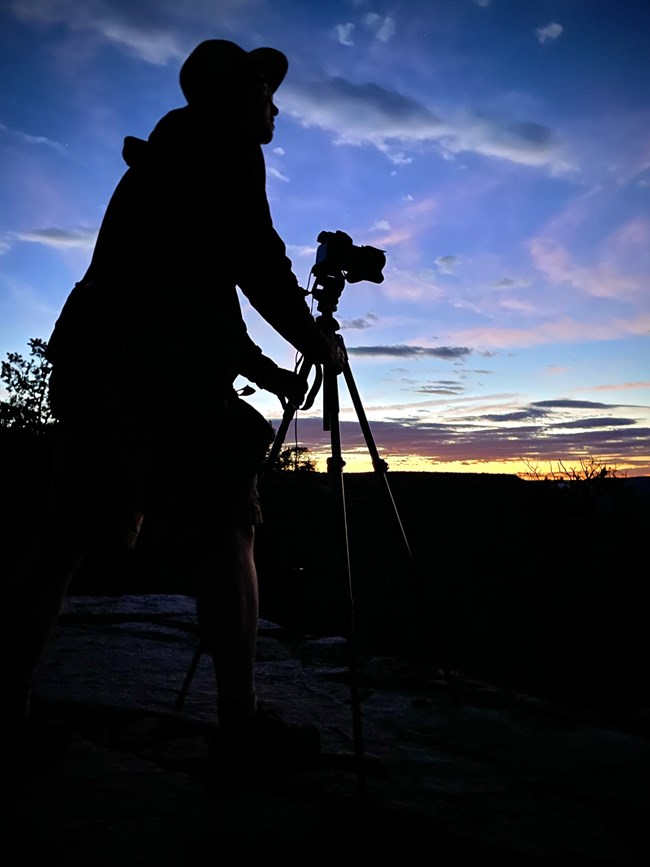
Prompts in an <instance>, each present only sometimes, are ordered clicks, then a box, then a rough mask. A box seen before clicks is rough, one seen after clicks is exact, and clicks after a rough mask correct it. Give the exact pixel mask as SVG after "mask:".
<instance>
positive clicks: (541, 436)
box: [297, 415, 650, 472]
mask: <svg viewBox="0 0 650 867" xmlns="http://www.w3.org/2000/svg"><path fill="white" fill-rule="evenodd" d="M597 421H598V420H595V424H594V426H593V428H590V429H587V430H585V429H571V428H566V427H560V426H559V425H556V424H553V420H552V419H538V420H535V419H534V418H531V423H530V424H519V425H515V424H504V425H502V426H499V424H495V423H492V422H491V420H490V419H489V417H488V416H483V417H482V418H478V419H475V420H474V421H472V422H471V423H467V422H463V421H451V422H445V421H436V422H431V421H426V420H422V419H419V418H414V417H413V416H412V415H411V416H405V417H402V418H399V419H395V420H393V421H373V422H371V427H372V429H373V436H374V439H375V440H376V442H377V444H378V446H379V451H380V454H381V456H382V458H384V459H387V460H388V461H389V462H390V460H391V459H399V458H402V457H404V458H406V457H409V456H412V455H421V456H422V459H423V460H424V461H428V462H429V463H430V464H431V469H436V465H440V464H446V463H452V462H458V461H462V462H465V463H467V464H468V465H475V466H476V467H477V469H478V470H480V465H481V464H482V463H488V462H489V463H492V462H503V463H504V472H507V471H508V467H507V464H508V463H509V462H521V461H532V462H544V463H551V462H557V461H558V459H560V460H562V461H563V462H564V463H565V465H570V464H571V463H572V462H576V463H579V462H580V461H581V460H584V459H585V458H586V457H587V456H590V455H593V456H596V457H597V459H602V460H604V461H605V462H606V463H607V464H608V465H609V466H612V465H614V466H617V465H620V463H621V462H625V463H626V464H628V465H629V466H632V467H634V466H638V467H639V469H640V470H641V471H643V470H644V469H645V468H646V467H647V454H648V439H649V438H650V429H649V428H647V427H641V426H639V427H636V426H634V425H626V426H623V427H609V426H608V421H609V420H608V419H606V418H604V419H602V425H601V427H600V428H599V427H598V425H597ZM340 429H341V439H342V441H343V443H344V444H345V450H346V452H347V451H349V452H355V451H358V452H362V451H363V450H364V449H366V448H367V445H366V441H365V437H364V434H363V431H362V430H361V428H360V426H359V424H358V423H357V422H354V421H347V420H342V421H341V423H340ZM297 440H298V444H299V445H304V446H306V447H307V448H309V449H310V450H318V449H326V448H327V447H328V445H329V444H330V436H329V434H328V432H326V431H323V425H322V421H321V420H320V419H319V418H305V417H302V418H301V419H300V422H299V425H298V426H297Z"/></svg>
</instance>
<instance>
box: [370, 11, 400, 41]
mask: <svg viewBox="0 0 650 867" xmlns="http://www.w3.org/2000/svg"><path fill="white" fill-rule="evenodd" d="M363 23H364V24H365V26H366V27H367V28H368V30H370V31H372V33H374V35H375V39H378V40H379V41H380V42H390V40H391V39H392V38H393V36H394V35H395V20H394V19H393V18H391V17H390V15H387V16H386V17H385V18H382V16H381V15H377V14H376V13H375V12H370V13H369V14H368V15H366V16H365V18H364V19H363Z"/></svg>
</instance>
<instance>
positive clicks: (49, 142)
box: [0, 122, 65, 151]
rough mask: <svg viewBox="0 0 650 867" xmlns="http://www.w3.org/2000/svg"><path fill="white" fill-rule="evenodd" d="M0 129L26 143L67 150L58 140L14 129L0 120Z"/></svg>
mask: <svg viewBox="0 0 650 867" xmlns="http://www.w3.org/2000/svg"><path fill="white" fill-rule="evenodd" d="M0 130H2V131H3V132H6V133H7V135H10V136H12V137H13V138H15V139H18V141H20V142H22V143H23V144H26V145H45V146H46V147H50V148H53V149H54V150H57V151H64V150H65V147H64V146H63V145H62V144H61V143H60V142H58V141H54V140H53V139H51V138H47V137H46V136H44V135H31V134H30V133H27V132H22V131H21V130H18V129H12V128H11V127H8V126H7V125H6V124H4V123H2V122H0Z"/></svg>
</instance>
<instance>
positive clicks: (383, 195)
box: [0, 0, 650, 477]
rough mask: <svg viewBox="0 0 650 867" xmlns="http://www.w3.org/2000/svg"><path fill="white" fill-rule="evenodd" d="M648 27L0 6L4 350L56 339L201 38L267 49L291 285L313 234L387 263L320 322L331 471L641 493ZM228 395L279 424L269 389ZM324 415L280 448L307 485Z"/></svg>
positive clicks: (646, 6) (609, 12)
mask: <svg viewBox="0 0 650 867" xmlns="http://www.w3.org/2000/svg"><path fill="white" fill-rule="evenodd" d="M649 32H650V3H648V2H644V0H616V2H614V0H412V2H399V0H395V2H382V0H328V2H313V3H312V2H297V0H266V2H265V0H2V2H0V67H1V75H0V81H1V82H2V83H1V84H0V183H1V189H2V196H1V197H0V358H3V359H4V358H5V356H6V353H7V352H21V353H23V354H24V355H26V354H27V353H28V347H27V341H28V340H29V339H30V338H33V337H38V338H42V339H47V338H48V337H49V334H50V333H51V330H52V327H53V325H54V322H55V321H56V318H57V316H58V314H59V312H60V309H61V307H62V305H63V303H64V301H65V299H66V297H67V295H68V293H69V292H70V290H71V289H72V287H73V285H74V283H75V282H76V281H77V280H78V279H80V277H81V276H82V275H83V273H84V271H85V269H86V267H87V265H88V262H89V260H90V256H91V254H92V247H93V243H94V240H95V238H96V234H97V230H98V227H99V224H100V222H101V219H102V215H103V213H104V210H105V208H106V205H107V202H108V200H109V198H110V195H111V193H112V191H113V188H114V186H115V185H116V183H117V182H118V181H119V179H120V177H121V175H122V173H123V172H124V170H125V166H124V163H123V162H122V157H121V149H122V142H123V139H124V137H125V136H127V135H135V136H139V137H141V138H147V136H148V135H149V133H150V132H151V130H152V129H153V127H154V126H155V124H156V122H157V121H158V119H159V118H160V117H162V116H163V115H164V114H165V113H166V112H167V111H169V110H171V109H173V108H177V107H179V106H181V105H183V104H184V100H183V97H182V94H181V91H180V88H179V85H178V71H179V68H180V65H181V63H182V61H183V59H184V58H185V57H186V56H187V54H188V53H189V52H190V51H191V50H192V48H194V46H195V45H197V44H198V43H199V42H201V41H202V40H204V39H211V38H223V39H230V40H232V41H235V42H237V43H238V44H239V45H241V46H242V47H243V48H245V49H246V50H251V49H253V48H256V47H259V46H265V45H266V46H272V47H274V48H278V49H280V50H281V51H283V52H284V53H285V54H286V55H287V57H288V58H289V72H288V74H287V77H286V79H285V81H284V83H283V84H282V86H281V87H280V89H279V90H278V92H277V94H276V104H277V106H278V109H279V116H278V118H277V120H276V132H275V137H274V139H273V141H272V142H271V143H270V144H269V145H266V146H265V148H264V153H265V158H266V163H267V175H268V177H267V191H268V197H269V202H270V206H271V212H272V215H273V220H274V224H275V226H276V228H277V230H278V232H279V233H280V235H281V236H282V238H283V240H284V242H285V243H286V245H287V251H288V255H289V257H290V258H291V260H292V263H293V267H294V271H295V273H296V276H297V277H298V280H299V282H300V285H301V286H303V287H304V288H305V289H307V290H309V289H311V288H313V280H312V279H311V268H312V265H313V264H314V261H315V255H316V250H317V247H318V242H317V238H318V235H319V234H320V232H321V231H328V232H335V231H342V232H345V233H346V234H347V235H349V236H350V238H351V239H352V241H353V243H354V245H355V246H356V247H364V246H370V247H375V248H377V249H380V250H383V251H385V255H386V264H385V267H384V269H383V277H384V279H383V281H382V282H381V283H375V282H373V281H370V280H363V281H361V282H357V283H352V282H347V281H346V283H345V286H344V290H343V292H342V294H341V297H340V299H339V303H338V307H337V310H336V312H335V316H336V319H337V322H338V323H339V325H340V332H339V333H340V335H341V337H342V338H343V340H344V342H345V346H346V348H347V350H348V355H349V362H350V364H349V369H350V373H351V375H352V378H353V381H354V383H355V384H356V387H357V389H358V393H359V400H358V401H357V402H356V403H355V402H354V401H353V400H352V399H351V397H350V395H349V393H348V389H347V385H346V382H345V381H344V379H343V378H342V377H339V378H338V380H337V384H338V395H339V401H340V409H339V416H338V418H339V422H340V429H341V443H342V456H343V459H344V460H345V468H346V471H352V472H354V471H363V472H368V471H372V469H373V467H372V463H371V453H372V452H371V446H372V445H373V444H374V445H375V446H376V448H377V450H378V452H379V455H380V456H381V458H382V459H383V460H385V461H386V464H387V466H388V468H389V469H391V470H397V471H406V470H412V471H435V472H472V473H495V472H496V473H522V472H528V473H529V474H532V475H544V474H548V473H549V472H555V471H556V470H557V469H558V468H559V466H560V462H561V463H562V464H563V465H564V466H565V467H567V468H578V469H579V468H581V467H582V466H583V465H584V463H585V462H587V463H588V462H590V461H595V462H597V463H598V464H602V465H606V466H607V467H609V468H610V469H614V470H615V471H616V472H617V473H618V474H620V475H627V476H630V477H632V476H641V475H650V348H649V333H650V257H649V251H650V209H649V198H650V74H649V69H650V67H649V66H648V62H647V44H648V43H647V36H648V33H649ZM251 255H255V251H254V250H251ZM307 300H308V301H309V303H310V304H311V303H312V302H313V300H314V299H313V296H311V295H308V296H307ZM242 301H243V309H244V314H245V317H246V321H247V324H248V328H249V331H250V333H251V336H252V337H253V339H254V340H255V341H256V342H257V343H258V344H260V345H261V346H262V347H263V349H264V351H265V352H266V354H268V355H270V356H271V357H272V358H273V359H274V360H275V361H276V362H277V363H278V364H280V365H281V366H283V367H288V368H291V369H293V368H294V366H295V364H296V361H297V359H296V353H295V351H294V350H293V348H292V347H291V346H290V345H289V344H287V343H286V342H285V341H284V340H283V339H282V338H280V337H279V336H278V335H277V334H276V333H275V332H274V331H273V330H272V329H271V328H270V327H269V326H268V325H267V324H266V323H265V322H264V321H263V320H262V319H261V317H260V316H259V315H258V314H257V313H256V311H254V310H253V309H252V308H251V307H250V305H249V304H248V302H246V300H245V299H242ZM314 315H317V311H316V309H315V308H314ZM217 340H219V334H218V333H215V341H217ZM245 385H246V381H245V380H238V381H237V387H238V388H243V387H244V386H245ZM2 396H3V394H2V392H1V391H0V398H2ZM246 399H247V400H250V402H251V403H252V404H253V405H254V406H256V407H257V408H258V409H259V410H260V411H261V412H262V413H264V415H265V416H266V417H267V418H268V419H269V420H271V421H272V423H273V424H274V427H276V429H277V428H278V426H279V424H280V421H281V419H282V417H283V409H282V406H281V405H280V403H279V400H278V398H276V397H275V396H273V395H270V394H268V393H266V392H262V391H259V390H258V391H256V392H255V393H254V394H253V395H251V396H249V397H247V398H246ZM323 410H324V408H323V405H322V395H321V394H320V393H319V394H318V395H317V396H316V399H315V401H314V403H313V406H312V408H311V409H309V410H300V411H298V412H297V413H296V414H295V416H291V415H290V417H289V418H290V424H289V426H288V429H287V432H286V438H285V440H284V442H285V443H286V445H287V446H295V445H297V446H299V447H301V448H308V449H309V451H310V453H311V455H312V456H313V457H314V458H315V459H316V461H317V465H318V468H319V469H324V466H325V464H324V463H323V459H324V458H326V457H327V455H328V454H330V453H331V438H332V435H331V432H330V431H327V430H324V424H323ZM360 418H365V419H366V420H367V422H368V429H369V431H370V440H371V442H368V439H366V436H367V434H366V435H364V428H363V427H362V426H361V424H360Z"/></svg>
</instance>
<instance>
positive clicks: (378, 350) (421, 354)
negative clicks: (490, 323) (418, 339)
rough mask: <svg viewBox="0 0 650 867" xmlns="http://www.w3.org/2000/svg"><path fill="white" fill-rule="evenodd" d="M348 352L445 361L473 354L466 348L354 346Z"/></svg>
mask: <svg viewBox="0 0 650 867" xmlns="http://www.w3.org/2000/svg"><path fill="white" fill-rule="evenodd" d="M347 350H348V354H349V355H359V356H363V357H365V358H377V357H383V358H441V359H443V360H445V361H453V360H454V359H457V358H465V357H466V356H468V355H471V354H472V350H471V349H468V348H467V347H466V346H438V347H431V346H353V347H347Z"/></svg>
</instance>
